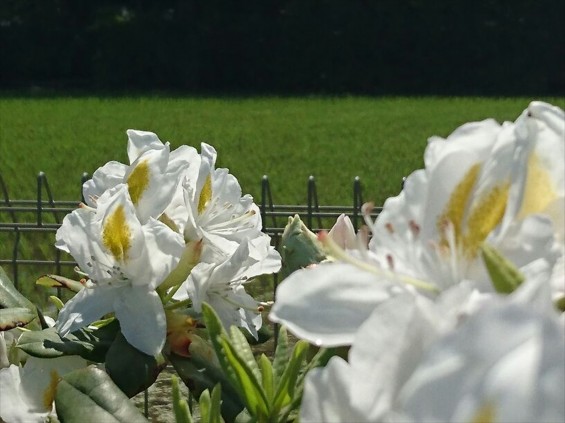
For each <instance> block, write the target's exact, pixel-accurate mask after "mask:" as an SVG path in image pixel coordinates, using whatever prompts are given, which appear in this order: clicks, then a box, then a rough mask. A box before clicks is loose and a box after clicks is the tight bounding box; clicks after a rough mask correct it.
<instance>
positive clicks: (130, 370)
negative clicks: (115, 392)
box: [105, 332, 164, 398]
mask: <svg viewBox="0 0 565 423" xmlns="http://www.w3.org/2000/svg"><path fill="white" fill-rule="evenodd" d="M105 365H106V371H107V372H108V375H110V377H111V378H112V380H113V381H114V383H115V384H116V385H117V386H118V387H119V388H120V389H121V390H122V391H123V392H124V393H125V394H126V395H127V396H128V397H130V398H131V397H133V396H134V395H136V394H138V393H140V392H141V391H143V390H144V389H145V388H148V387H150V386H151V385H153V383H154V382H155V380H156V379H157V376H159V373H161V370H163V367H164V365H163V361H162V362H161V364H159V363H158V362H157V359H156V358H155V357H152V356H150V355H147V354H145V353H143V352H141V351H139V350H138V349H137V348H135V347H133V346H132V345H131V344H130V343H129V342H128V341H127V340H126V338H125V337H124V335H123V334H122V333H121V332H120V333H118V335H117V336H116V338H115V339H114V342H112V345H111V346H110V349H109V350H108V352H107V353H106V360H105Z"/></svg>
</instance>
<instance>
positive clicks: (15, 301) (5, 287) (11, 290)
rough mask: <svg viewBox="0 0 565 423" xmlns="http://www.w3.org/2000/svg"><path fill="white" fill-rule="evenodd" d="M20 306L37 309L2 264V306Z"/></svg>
mask: <svg viewBox="0 0 565 423" xmlns="http://www.w3.org/2000/svg"><path fill="white" fill-rule="evenodd" d="M19 307H23V308H28V309H30V310H35V306H34V305H33V303H32V302H31V301H30V300H28V299H27V298H26V297H24V296H23V295H22V294H21V293H20V292H19V291H18V290H17V289H16V287H15V286H14V284H13V283H12V281H11V280H10V278H9V277H8V275H7V274H6V272H5V271H4V269H3V268H2V266H0V308H19Z"/></svg>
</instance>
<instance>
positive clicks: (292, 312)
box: [269, 263, 405, 346]
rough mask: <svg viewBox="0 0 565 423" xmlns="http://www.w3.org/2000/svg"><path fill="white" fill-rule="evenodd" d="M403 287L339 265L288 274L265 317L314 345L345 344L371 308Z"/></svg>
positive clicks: (354, 268)
mask: <svg viewBox="0 0 565 423" xmlns="http://www.w3.org/2000/svg"><path fill="white" fill-rule="evenodd" d="M401 292H405V288H404V287H402V286H400V285H397V284H394V283H391V282H388V281H386V280H381V279H379V278H378V277H377V276H375V275H374V274H372V273H369V272H366V271H363V270H361V269H359V268H357V267H355V266H352V265H349V264H344V263H323V264H320V265H318V266H316V267H314V268H312V269H302V270H298V271H296V272H294V273H292V274H291V275H290V276H289V277H288V278H286V279H285V280H284V281H283V282H282V283H281V284H280V285H279V287H278V288H277V292H276V301H275V304H274V306H273V308H272V310H271V313H270V314H269V318H270V319H271V320H272V321H274V322H278V323H281V324H284V325H286V326H287V327H288V329H289V330H290V331H291V332H293V333H294V334H295V335H297V336H298V337H300V338H304V339H306V340H308V341H310V342H313V343H315V344H316V345H324V346H338V345H350V344H351V343H352V342H353V339H354V337H355V333H356V331H357V330H358V329H359V327H360V326H361V324H362V323H363V322H364V321H365V320H367V318H368V317H369V316H370V315H371V313H372V312H373V310H374V309H375V307H376V306H377V305H378V304H380V303H381V302H383V301H385V300H387V299H389V298H390V297H392V296H394V295H398V294H399V293H401Z"/></svg>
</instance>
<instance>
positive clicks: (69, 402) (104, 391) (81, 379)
mask: <svg viewBox="0 0 565 423" xmlns="http://www.w3.org/2000/svg"><path fill="white" fill-rule="evenodd" d="M55 408H56V410H57V416H58V418H59V420H60V421H62V422H66V423H75V422H76V423H82V422H84V421H90V422H123V423H135V422H147V420H146V419H145V418H144V417H143V415H142V414H141V413H140V412H139V410H138V409H137V408H136V407H135V405H133V403H132V402H131V401H130V400H129V398H128V397H127V396H125V395H124V394H123V392H122V391H120V389H119V388H118V387H117V386H116V385H114V383H113V382H112V380H111V379H110V377H109V376H108V375H107V374H106V373H105V372H104V371H102V370H100V369H97V368H96V367H94V366H90V367H87V368H84V369H80V370H75V371H74V372H71V373H68V374H67V375H65V376H64V377H63V378H62V379H61V381H60V382H59V384H58V385H57V393H56V395H55Z"/></svg>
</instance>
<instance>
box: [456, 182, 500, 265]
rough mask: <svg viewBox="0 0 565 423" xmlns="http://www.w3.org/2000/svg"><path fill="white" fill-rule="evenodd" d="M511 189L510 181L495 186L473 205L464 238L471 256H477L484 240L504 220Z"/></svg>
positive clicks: (468, 254) (465, 247)
mask: <svg viewBox="0 0 565 423" xmlns="http://www.w3.org/2000/svg"><path fill="white" fill-rule="evenodd" d="M509 189H510V185H509V184H508V183H505V184H504V185H501V186H495V187H493V188H492V189H491V190H490V191H489V192H488V193H487V194H486V195H484V196H483V197H481V198H480V201H479V203H478V204H477V205H476V206H474V207H473V210H472V211H471V214H470V215H469V218H468V219H467V225H466V231H465V236H464V238H463V249H464V252H465V253H466V254H467V256H468V257H469V258H474V257H476V255H477V253H478V251H479V247H480V246H481V244H482V243H483V241H484V240H485V239H486V237H487V236H488V234H489V233H491V232H492V230H493V229H494V228H495V227H496V226H497V225H498V224H499V223H500V221H501V220H502V217H503V216H504V211H505V210H506V203H507V201H508V191H509Z"/></svg>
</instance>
